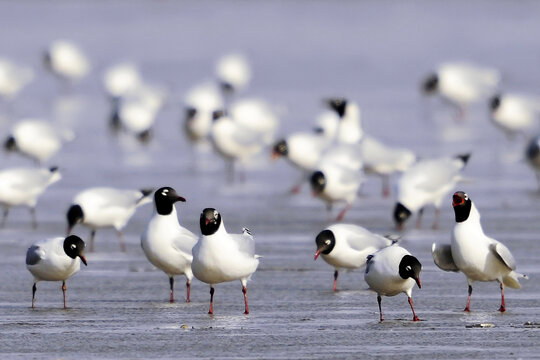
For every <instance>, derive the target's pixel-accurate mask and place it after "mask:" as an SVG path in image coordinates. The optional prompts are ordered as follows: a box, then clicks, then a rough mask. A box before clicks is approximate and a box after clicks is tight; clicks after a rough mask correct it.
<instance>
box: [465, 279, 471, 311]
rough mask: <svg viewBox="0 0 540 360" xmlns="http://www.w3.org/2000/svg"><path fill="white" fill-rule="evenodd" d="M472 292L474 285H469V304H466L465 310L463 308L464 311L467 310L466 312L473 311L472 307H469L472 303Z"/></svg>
mask: <svg viewBox="0 0 540 360" xmlns="http://www.w3.org/2000/svg"><path fill="white" fill-rule="evenodd" d="M471 294H472V286H471V285H469V297H468V298H467V306H465V310H463V311H466V312H469V311H471V309H470V307H469V306H470V305H471Z"/></svg>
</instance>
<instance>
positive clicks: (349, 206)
mask: <svg viewBox="0 0 540 360" xmlns="http://www.w3.org/2000/svg"><path fill="white" fill-rule="evenodd" d="M350 208H351V204H347V206H345V207H344V208H343V210H341V211H340V213H339V214H338V216H337V218H336V221H341V220H343V217H344V216H345V213H346V212H347V211H348V210H349V209H350Z"/></svg>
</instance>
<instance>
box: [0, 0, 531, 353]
mask: <svg viewBox="0 0 540 360" xmlns="http://www.w3.org/2000/svg"><path fill="white" fill-rule="evenodd" d="M0 10H1V11H0V21H1V23H2V24H3V27H4V29H5V31H3V33H2V34H0V44H2V46H1V48H2V49H3V50H2V51H3V52H5V55H6V56H8V55H11V56H12V57H15V58H16V59H20V60H21V61H23V62H26V63H27V64H30V65H33V66H36V68H39V65H40V64H39V54H40V51H41V49H42V47H43V46H44V45H45V44H47V43H48V42H49V41H51V40H53V39H55V38H58V37H68V38H71V39H73V40H76V41H78V42H79V43H80V45H81V47H83V48H85V49H86V51H87V53H88V55H89V56H90V57H91V59H92V60H93V62H94V64H95V65H94V73H93V76H92V77H91V78H89V79H87V80H85V81H84V82H83V83H81V84H79V85H78V86H75V87H74V88H73V89H71V88H69V89H66V88H62V87H61V86H59V84H57V82H56V81H55V79H53V78H52V77H51V76H50V75H49V74H46V73H44V72H43V71H41V72H40V71H38V74H37V79H36V80H35V83H34V84H33V85H32V86H31V87H29V88H28V89H27V91H26V92H24V93H23V94H22V95H21V97H20V98H18V99H17V100H16V101H15V102H14V103H13V104H10V105H9V106H6V107H5V108H3V109H4V110H3V112H2V114H3V115H2V122H1V127H2V130H3V132H2V133H4V132H6V131H7V129H9V127H10V126H11V124H12V123H14V122H15V121H16V120H18V119H20V118H24V117H30V116H32V117H44V118H48V119H51V120H54V121H56V122H57V123H59V124H63V125H66V126H69V127H71V128H73V130H74V131H75V132H76V134H77V139H76V140H75V141H73V142H71V143H69V144H67V145H66V147H65V148H64V149H63V150H62V152H61V153H60V154H59V155H58V156H57V157H56V158H55V159H54V163H55V164H58V165H59V166H60V168H61V169H62V174H63V179H62V180H61V181H60V182H59V183H57V184H55V185H53V186H52V187H51V188H50V189H49V190H48V191H47V192H46V193H45V194H44V195H43V197H42V198H41V200H40V202H39V203H38V206H37V216H38V221H39V227H38V228H37V229H36V230H32V229H31V228H30V222H29V215H28V213H27V211H26V209H14V210H12V212H11V213H10V217H9V219H8V222H7V224H6V226H5V228H4V229H2V230H1V231H0V329H1V331H0V357H1V358H3V359H4V358H5V359H11V358H21V359H31V358H36V359H41V358H46V359H50V358H63V359H76V358H77V359H79V358H83V359H86V358H94V359H103V358H105V359H106V358H111V359H112V358H115V359H118V358H126V359H127V358H141V359H143V358H171V359H173V358H197V359H206V358H212V359H213V358H264V359H290V358H306V359H308V358H309V359H312V358H343V359H346V358H360V357H368V358H370V357H373V358H390V357H392V358H395V357H396V356H397V357H401V358H420V359H450V358H451V359H456V358H458V359H465V358H489V359H492V358H501V359H507V358H534V357H537V356H538V351H539V350H540V341H539V340H538V339H539V336H538V334H539V333H538V331H539V327H540V307H539V302H538V299H539V298H540V282H539V281H538V279H539V278H540V274H539V273H540V270H539V267H538V264H539V263H540V253H539V252H538V241H539V239H538V234H539V233H540V221H539V220H540V218H539V214H540V195H539V194H538V192H537V191H536V181H535V178H534V175H533V173H532V171H531V170H530V169H529V168H528V167H527V166H526V164H524V163H523V162H522V161H520V158H521V156H522V155H521V154H522V150H523V146H524V145H523V141H522V140H520V139H517V140H515V141H514V142H511V141H509V140H508V139H507V138H506V137H505V136H504V135H502V134H501V133H500V132H499V131H498V130H497V129H495V128H494V127H493V126H492V124H490V123H489V121H488V118H487V111H486V107H485V106H484V104H479V105H478V106H473V107H472V108H471V109H469V111H468V114H467V119H466V121H464V122H461V123H456V122H455V121H454V119H452V111H451V110H449V109H448V108H445V107H444V105H442V104H439V103H437V102H428V104H427V105H426V102H423V101H422V99H421V98H420V96H419V94H418V82H419V79H421V78H422V76H424V75H425V73H426V72H427V71H429V70H430V69H431V68H433V66H434V65H435V64H437V63H439V62H441V61H445V60H448V59H451V60H454V59H461V58H464V59H466V60H473V61H477V62H480V63H485V64H488V65H491V66H495V67H497V68H500V69H501V70H502V71H503V73H504V74H505V75H506V74H508V76H507V79H509V80H507V82H506V83H505V82H504V81H503V84H506V88H509V89H513V90H521V91H523V92H532V93H534V92H535V91H536V90H537V89H538V84H539V83H540V75H539V74H538V72H536V71H535V70H536V68H537V62H538V58H540V50H539V49H538V48H537V47H535V45H536V43H537V36H536V34H538V31H540V25H539V24H540V22H538V21H537V19H534V16H533V14H535V13H538V10H539V5H538V4H536V3H532V2H531V3H522V4H520V6H519V7H516V5H515V4H511V3H502V2H501V3H498V2H495V3H492V2H477V3H475V4H471V5H466V4H461V5H456V6H449V5H447V4H446V3H445V2H440V3H437V2H435V3H433V2H429V3H428V2H415V3H410V4H408V5H406V6H405V5H400V4H398V3H396V4H392V3H387V4H386V5H382V4H377V3H358V4H356V3H353V2H338V3H330V2H328V3H326V2H316V3H312V4H308V3H303V2H299V3H292V4H286V3H268V4H267V3H262V2H256V3H238V2H205V3H203V4H195V3H173V2H171V3H169V2H165V3H161V2H158V3H156V2H150V1H148V2H147V1H140V2H137V3H136V4H134V5H133V6H131V7H129V8H127V7H126V6H124V4H122V3H115V2H112V3H90V2H74V3H70V4H63V5H62V4H56V3H52V4H45V3H44V4H41V3H25V4H17V3H3V4H0ZM304 12H305V14H304ZM37 14H40V15H39V16H38V15H37ZM301 14H302V15H301ZM21 24H25V26H24V27H23V28H21ZM20 29H24V31H23V30H20ZM246 29H249V31H247V30H246ZM426 29H429V31H428V30H426ZM533 45H534V46H533ZM230 50H244V51H245V52H246V53H247V54H248V55H249V56H250V58H252V59H253V67H254V81H253V85H252V86H251V88H250V90H249V92H250V93H251V92H252V93H253V94H256V95H260V96H263V97H265V98H266V99H269V100H270V101H271V102H273V103H275V104H278V105H279V106H280V108H281V110H282V117H281V124H282V125H281V133H282V134H286V133H288V132H291V131H298V130H305V129H309V128H311V126H312V124H313V121H314V118H315V116H316V114H317V113H318V112H319V111H320V110H321V105H320V99H322V98H323V97H326V96H329V95H335V94H339V95H341V94H343V95H346V96H349V97H350V98H353V99H355V100H356V101H357V102H358V103H359V104H360V106H361V108H362V114H363V122H364V128H365V130H366V132H367V133H369V134H371V135H373V136H376V137H377V138H379V139H381V140H382V141H384V142H387V143H394V144H396V145H399V146H403V147H408V148H411V149H412V150H414V151H415V152H417V153H418V154H419V155H421V156H436V155H451V154H457V153H463V152H471V153H472V154H473V155H472V157H471V161H470V163H469V165H468V167H467V169H466V171H465V175H466V177H467V178H468V179H467V181H466V182H464V183H463V184H462V185H460V188H459V189H456V190H465V191H466V192H467V193H469V194H470V195H471V197H473V196H474V200H475V203H476V205H477V206H478V208H479V210H480V212H481V215H482V222H483V225H484V229H485V231H486V233H487V234H489V235H491V236H493V237H494V238H496V239H498V240H500V241H502V242H504V243H505V244H506V245H507V246H508V247H509V249H510V250H511V251H512V253H513V254H514V257H515V258H516V261H517V264H518V271H520V272H522V273H525V274H527V275H528V276H529V277H530V279H529V280H526V281H523V282H522V284H523V288H522V289H521V290H518V291H516V290H512V289H509V290H508V291H506V302H507V311H506V313H504V314H500V313H499V312H498V311H497V309H498V307H499V301H500V298H499V287H498V284H496V283H486V284H483V283H480V284H477V285H476V286H475V288H474V293H473V298H472V302H471V309H472V312H471V313H463V312H462V309H463V308H464V306H465V301H466V296H467V283H466V281H465V277H464V276H463V275H462V274H453V273H445V272H442V271H440V270H439V269H438V268H436V266H435V265H434V264H433V261H432V259H431V254H430V250H431V244H432V243H433V242H438V243H445V242H446V243H447V242H449V241H450V231H451V228H452V226H453V221H454V220H453V211H452V209H451V206H450V203H451V199H450V196H449V199H448V201H447V202H446V203H447V204H446V205H445V206H444V207H443V208H442V211H441V221H440V226H439V228H438V229H437V230H433V229H431V227H430V226H431V223H432V221H433V213H432V210H431V209H427V210H426V212H425V216H424V221H423V226H422V228H421V229H415V228H414V220H415V219H413V220H412V221H411V223H410V224H408V226H407V229H406V230H405V231H404V232H403V233H402V234H401V235H402V239H401V242H402V245H403V246H404V247H406V248H407V249H408V250H409V251H410V252H411V253H412V254H414V255H415V256H417V257H418V259H419V260H420V261H421V263H422V264H423V271H422V274H421V276H422V284H423V287H422V289H417V288H415V289H414V290H413V299H414V303H415V308H416V310H417V314H418V316H419V317H420V319H421V320H422V321H420V322H416V323H413V322H411V321H410V319H411V318H412V315H411V313H410V308H409V305H408V303H407V299H406V296H405V295H398V296H396V297H393V298H384V299H383V311H384V314H385V321H384V322H383V323H379V321H378V308H377V301H376V295H375V294H374V293H372V292H371V291H369V290H368V289H367V285H366V284H365V282H364V280H363V273H362V271H353V272H349V273H346V272H342V273H341V274H340V277H339V284H338V288H339V291H338V292H336V293H333V292H332V279H333V277H332V274H333V269H332V268H331V267H330V266H328V265H327V264H325V263H324V262H323V261H322V259H319V260H317V261H315V262H314V261H313V254H314V252H315V243H314V238H315V236H316V234H317V233H318V232H319V231H321V230H322V229H324V228H325V227H326V226H327V225H329V224H330V223H331V221H330V219H331V217H332V216H335V215H336V214H337V210H338V209H335V210H334V212H333V213H332V214H328V213H327V212H326V210H325V208H324V205H323V204H322V203H321V202H320V201H318V200H317V199H313V198H312V197H311V195H310V191H309V189H308V188H307V186H306V187H304V188H303V191H302V192H301V193H300V194H298V195H295V196H291V195H289V194H288V193H287V189H288V188H289V187H290V186H291V185H292V183H293V182H294V181H295V180H296V178H297V176H298V175H297V173H296V172H295V170H294V169H291V168H290V167H289V166H288V165H287V164H286V163H284V162H283V161H280V162H277V163H271V162H270V161H269V160H268V159H267V157H266V156H263V157H262V158H261V161H259V162H258V163H257V166H253V167H252V168H249V169H247V170H246V180H245V182H237V183H234V184H228V183H227V182H226V181H225V175H224V167H223V164H222V162H221V160H220V159H219V158H217V157H216V156H214V155H213V154H211V153H206V154H204V153H203V154H201V153H197V152H196V151H194V150H193V149H192V148H191V147H190V145H189V144H188V143H187V142H186V140H185V137H184V135H183V134H182V126H181V107H180V104H181V98H182V94H183V93H184V92H185V91H187V89H188V88H189V87H190V86H191V85H193V84H195V83H197V82H199V81H201V80H203V79H206V78H211V77H212V67H213V63H214V61H215V59H216V58H217V57H218V56H220V55H222V54H223V53H225V52H227V51H230ZM126 58H127V59H134V60H136V61H137V62H138V63H139V64H140V67H141V69H142V71H143V73H144V74H146V76H147V77H148V78H149V79H155V81H156V82H161V83H165V84H167V85H168V86H169V87H170V91H171V94H172V95H171V99H170V102H169V104H168V106H167V107H166V108H165V109H163V111H162V112H161V113H160V115H159V119H158V121H157V124H156V128H155V134H154V139H153V142H152V143H150V144H148V145H146V146H142V145H139V144H137V143H136V142H134V141H132V139H130V138H128V137H121V138H120V139H118V138H114V137H112V136H111V135H110V134H109V132H108V128H107V123H106V117H107V114H108V111H109V108H108V103H107V102H106V100H105V98H104V95H103V91H102V89H101V82H100V81H101V79H100V76H101V73H102V71H103V70H104V69H105V67H106V66H107V65H108V64H110V63H114V62H116V61H119V60H123V59H126ZM426 114H429V116H427V115H426ZM0 160H1V163H2V166H5V167H8V166H15V165H20V164H27V165H31V163H30V162H29V161H27V160H26V159H22V158H20V157H17V156H14V155H11V156H7V155H5V154H3V155H1V157H0ZM97 185H110V186H116V187H127V188H142V187H148V186H153V187H159V186H164V185H169V186H173V187H174V188H175V189H176V190H177V191H178V193H179V194H181V195H182V196H184V197H186V199H187V202H186V203H185V204H179V205H177V209H178V212H179V217H180V221H181V223H182V224H184V225H185V226H186V227H187V228H189V229H190V230H192V231H194V232H195V233H198V231H199V230H198V217H199V214H200V211H201V210H202V209H203V208H205V207H209V206H211V207H215V208H217V209H219V210H220V212H221V213H222V215H223V219H224V221H225V223H226V226H227V229H228V230H229V231H231V232H239V231H240V230H241V229H242V227H244V226H246V227H249V228H250V229H251V231H252V233H253V234H254V237H255V240H256V248H257V253H258V254H260V255H262V256H263V258H262V259H261V262H260V266H259V269H258V271H257V272H256V273H255V275H254V276H253V278H252V281H251V282H249V284H248V297H249V305H250V310H251V314H250V315H248V316H245V315H244V314H243V299H242V292H241V286H240V283H239V282H237V283H226V284H219V285H217V286H216V295H215V307H214V312H215V315H214V316H209V315H208V314H207V311H208V300H209V288H208V286H207V285H205V284H202V283H201V282H198V281H196V280H194V281H193V285H192V293H191V297H192V302H191V303H189V304H186V303H183V302H182V300H183V298H184V296H185V294H184V287H183V283H184V279H183V278H182V277H178V278H177V282H176V284H177V287H176V298H177V300H178V301H177V302H176V303H174V304H170V303H169V302H168V297H169V293H168V281H167V277H166V276H165V275H164V274H163V273H162V272H160V271H158V270H156V269H154V268H153V267H152V266H151V265H150V264H149V263H148V262H147V260H146V258H145V257H144V254H143V252H142V250H141V249H140V245H139V236H140V233H141V232H142V231H143V229H144V226H145V224H146V221H147V220H148V219H149V217H150V214H151V205H146V206H144V207H142V208H140V209H139V210H138V212H137V213H136V215H135V216H134V217H133V218H132V220H131V221H130V223H129V224H128V226H127V227H126V229H125V234H124V235H125V240H126V242H127V252H126V253H122V252H120V251H119V246H118V241H117V239H116V234H115V232H114V231H112V230H104V231H98V233H97V237H96V243H95V247H96V251H95V252H94V253H89V254H88V256H87V257H88V267H85V268H83V269H81V271H80V272H79V273H78V274H77V275H75V276H74V277H73V278H71V279H70V280H68V282H67V288H68V292H67V293H68V307H69V308H68V309H67V310H63V309H62V293H61V290H60V285H61V284H60V283H46V282H41V283H39V284H38V293H37V303H36V305H37V308H36V309H35V310H32V309H31V308H30V301H31V286H32V277H31V275H30V273H29V272H28V271H27V270H26V267H25V265H24V254H25V251H26V249H27V248H28V246H29V245H30V244H31V243H32V242H34V241H36V240H40V239H43V238H48V237H52V236H62V235H63V234H64V232H65V228H66V222H65V211H66V210H67V208H68V206H69V204H70V201H71V199H72V197H73V196H74V195H75V193H77V192H78V191H79V190H81V189H83V188H85V187H89V186H97ZM394 201H395V200H394V198H393V197H390V198H382V197H381V196H380V180H379V179H376V178H371V177H370V178H368V180H367V182H366V183H365V185H364V186H363V188H362V191H361V196H360V197H359V199H358V200H357V202H356V203H355V205H354V206H353V208H352V209H351V210H350V212H349V213H348V214H347V216H346V218H345V221H346V222H350V223H354V224H358V225H362V226H364V227H366V228H368V229H370V230H372V231H374V232H378V233H381V234H394V233H397V232H396V230H395V229H394V228H393V224H392V221H391V211H392V209H393V206H394ZM75 233H76V234H78V235H80V236H81V237H83V238H84V239H86V238H87V237H88V234H89V233H88V230H87V229H84V228H81V227H77V228H76V229H75Z"/></svg>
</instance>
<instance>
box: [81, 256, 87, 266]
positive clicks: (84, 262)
mask: <svg viewBox="0 0 540 360" xmlns="http://www.w3.org/2000/svg"><path fill="white" fill-rule="evenodd" d="M79 257H80V258H81V260H82V262H83V264H84V265H85V266H88V264H87V263H86V257H85V256H84V255H83V254H81V255H79Z"/></svg>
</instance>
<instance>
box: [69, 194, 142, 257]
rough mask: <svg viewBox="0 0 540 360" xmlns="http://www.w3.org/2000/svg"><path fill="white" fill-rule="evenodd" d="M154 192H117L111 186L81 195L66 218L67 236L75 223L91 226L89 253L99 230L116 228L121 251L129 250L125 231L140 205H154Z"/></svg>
mask: <svg viewBox="0 0 540 360" xmlns="http://www.w3.org/2000/svg"><path fill="white" fill-rule="evenodd" d="M151 194H152V190H146V189H145V190H129V189H115V188H110V187H93V188H88V189H85V190H83V191H81V192H80V193H78V194H77V195H76V196H75V197H74V198H73V202H72V204H71V205H70V207H69V209H68V211H67V214H66V217H67V223H68V226H67V234H70V233H71V231H72V230H73V227H74V226H75V225H76V224H82V225H84V226H86V227H89V228H90V230H91V233H90V251H94V237H95V235H96V231H97V229H99V228H107V227H114V228H115V229H116V231H117V233H118V240H119V241H120V248H121V249H122V251H126V245H125V244H124V240H123V239H122V229H123V228H124V227H125V226H126V224H127V223H128V221H129V219H130V218H131V217H132V216H133V214H135V210H137V208H138V207H139V206H141V205H144V204H147V203H149V202H151V201H152V200H151V197H150V195H151Z"/></svg>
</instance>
